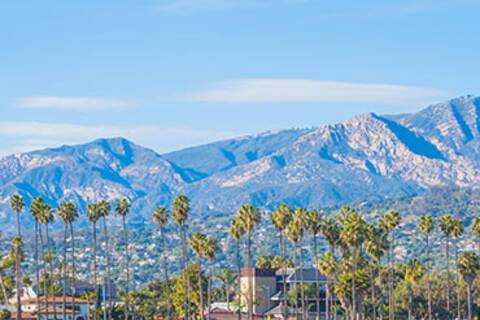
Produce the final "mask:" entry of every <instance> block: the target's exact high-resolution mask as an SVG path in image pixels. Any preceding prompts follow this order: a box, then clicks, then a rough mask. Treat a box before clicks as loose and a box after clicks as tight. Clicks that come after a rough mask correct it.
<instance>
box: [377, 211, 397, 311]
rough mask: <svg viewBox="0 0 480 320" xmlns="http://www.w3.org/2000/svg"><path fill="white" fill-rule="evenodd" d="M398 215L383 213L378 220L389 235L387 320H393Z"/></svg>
mask: <svg viewBox="0 0 480 320" xmlns="http://www.w3.org/2000/svg"><path fill="white" fill-rule="evenodd" d="M401 219H402V218H401V217H400V214H399V213H398V212H396V211H393V210H392V211H389V212H387V213H385V214H384V215H383V216H382V217H381V218H380V225H381V226H382V228H383V229H384V230H385V231H386V232H388V233H389V234H390V239H389V243H390V250H389V258H388V259H389V261H390V270H389V281H388V305H389V308H388V311H389V312H388V318H389V320H394V319H395V299H394V297H393V286H394V275H393V272H394V270H393V269H394V264H395V256H394V253H393V252H394V245H395V229H396V228H397V227H398V226H399V225H400V221H401Z"/></svg>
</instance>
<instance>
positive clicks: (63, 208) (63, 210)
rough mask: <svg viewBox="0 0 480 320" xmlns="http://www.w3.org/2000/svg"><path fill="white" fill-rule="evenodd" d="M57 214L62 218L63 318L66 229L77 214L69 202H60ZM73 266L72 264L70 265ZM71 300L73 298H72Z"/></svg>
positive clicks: (65, 286) (65, 302)
mask: <svg viewBox="0 0 480 320" xmlns="http://www.w3.org/2000/svg"><path fill="white" fill-rule="evenodd" d="M57 215H58V216H59V218H60V219H62V220H63V224H64V229H63V261H62V264H63V305H62V308H63V319H66V318H67V310H66V309H67V265H68V263H67V230H68V227H69V226H70V224H71V222H72V221H73V220H74V219H75V218H76V217H77V216H78V212H77V209H76V208H75V205H74V204H73V203H71V202H62V203H60V207H59V208H58V210H57ZM72 267H73V266H72ZM72 280H73V279H72ZM72 301H73V299H72Z"/></svg>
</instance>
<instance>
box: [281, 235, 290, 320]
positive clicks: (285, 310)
mask: <svg viewBox="0 0 480 320" xmlns="http://www.w3.org/2000/svg"><path fill="white" fill-rule="evenodd" d="M280 246H281V247H282V248H281V249H282V258H283V262H284V264H285V263H286V261H287V254H286V241H285V236H284V234H283V231H280ZM286 269H287V268H286V266H285V265H282V282H283V287H282V290H283V292H282V293H283V300H282V307H283V318H284V319H288V302H287V283H286V281H285V280H286V275H285V274H286V273H287V270H286Z"/></svg>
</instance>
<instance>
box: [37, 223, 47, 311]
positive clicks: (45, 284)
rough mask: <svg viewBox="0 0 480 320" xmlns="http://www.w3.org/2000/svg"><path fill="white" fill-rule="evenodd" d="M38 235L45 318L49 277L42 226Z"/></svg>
mask: <svg viewBox="0 0 480 320" xmlns="http://www.w3.org/2000/svg"><path fill="white" fill-rule="evenodd" d="M38 231H39V232H38V233H39V235H40V249H41V253H42V270H43V278H44V282H43V298H44V303H45V316H46V318H47V319H49V312H48V286H47V285H48V283H47V281H48V279H49V278H50V277H49V275H48V271H47V265H46V261H45V242H44V240H43V233H42V228H40V227H39V230H38Z"/></svg>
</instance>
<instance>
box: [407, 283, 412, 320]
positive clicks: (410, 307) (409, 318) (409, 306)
mask: <svg viewBox="0 0 480 320" xmlns="http://www.w3.org/2000/svg"><path fill="white" fill-rule="evenodd" d="M412 307H413V293H412V288H411V287H410V285H409V287H408V320H413V312H412Z"/></svg>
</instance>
